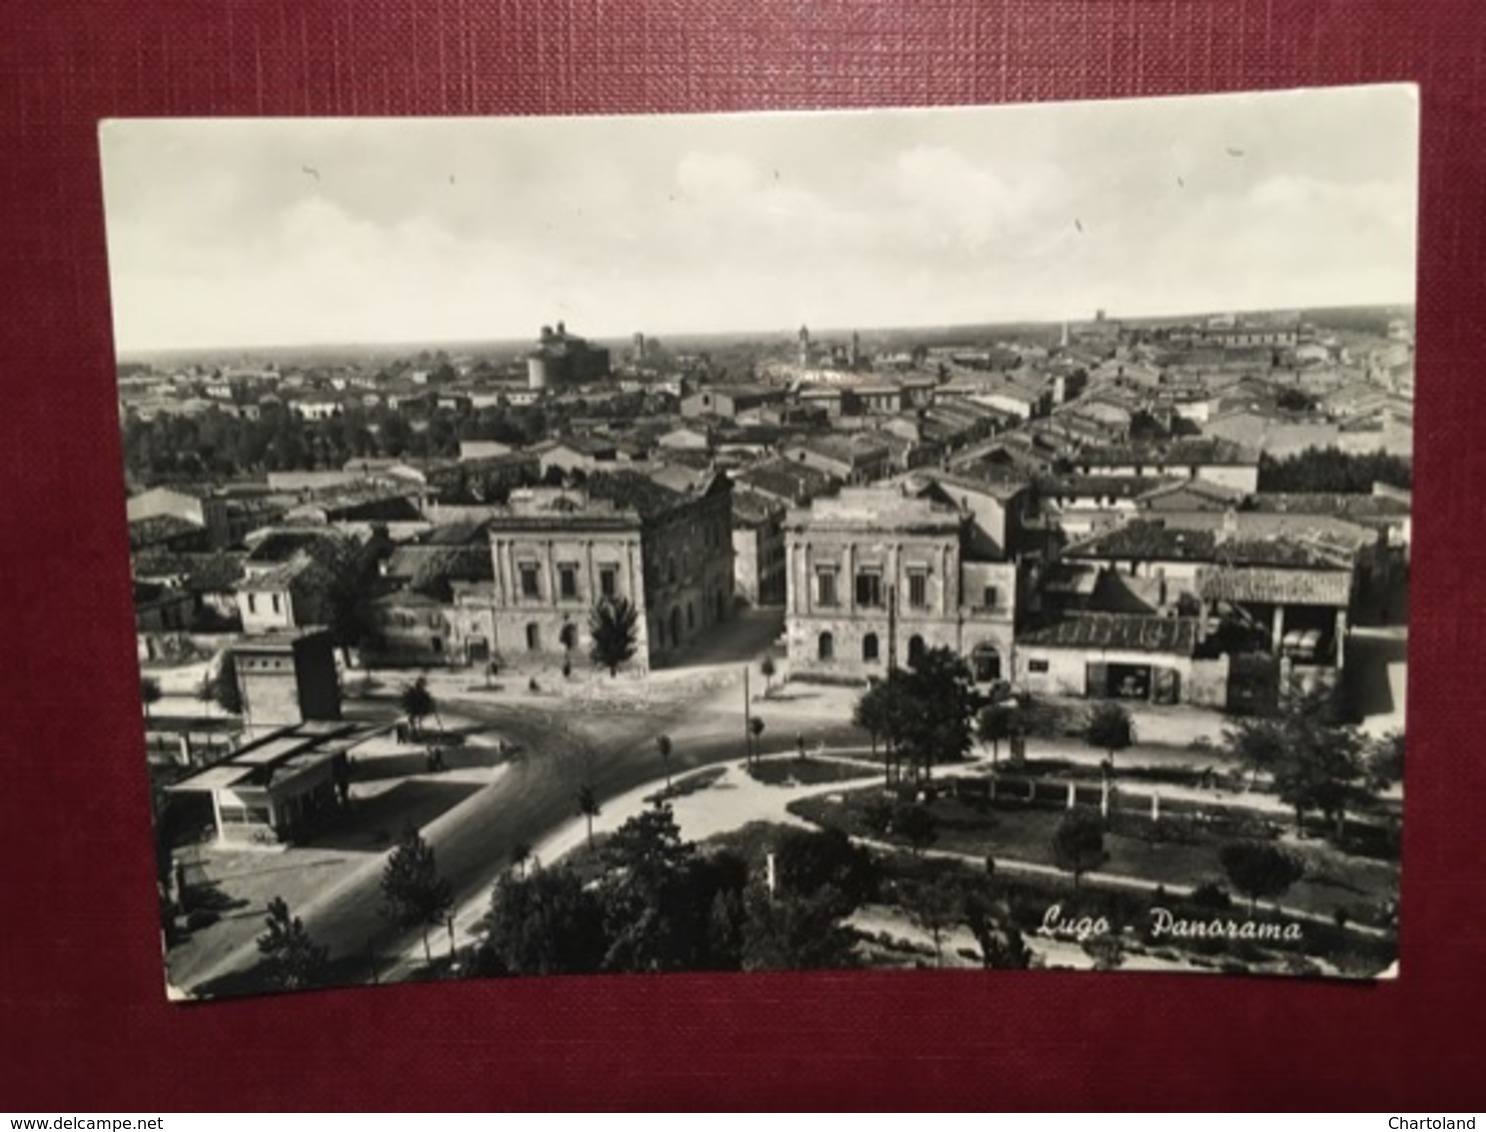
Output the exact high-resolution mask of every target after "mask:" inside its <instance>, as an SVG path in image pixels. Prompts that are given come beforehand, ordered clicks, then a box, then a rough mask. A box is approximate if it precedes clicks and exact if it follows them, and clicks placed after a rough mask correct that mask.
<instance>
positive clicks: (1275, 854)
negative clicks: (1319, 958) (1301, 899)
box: [1218, 841, 1305, 916]
mask: <svg viewBox="0 0 1486 1132" xmlns="http://www.w3.org/2000/svg"><path fill="white" fill-rule="evenodd" d="M1218 862H1219V863H1220V864H1221V865H1222V866H1223V873H1224V875H1226V876H1227V877H1228V883H1229V884H1231V885H1232V886H1233V887H1234V889H1235V890H1236V891H1238V892H1241V893H1242V894H1243V895H1245V896H1247V897H1248V898H1249V915H1251V916H1252V915H1253V914H1254V908H1255V905H1256V904H1257V903H1258V901H1259V899H1260V898H1261V897H1275V898H1277V897H1280V896H1283V895H1284V894H1285V893H1286V892H1288V891H1290V886H1291V885H1293V884H1294V883H1295V882H1296V881H1298V880H1299V879H1300V878H1301V877H1303V876H1304V875H1305V865H1304V864H1303V863H1302V862H1301V861H1300V859H1299V858H1298V857H1296V856H1295V855H1294V854H1293V853H1287V852H1285V850H1283V849H1281V848H1280V847H1279V846H1278V845H1271V844H1270V843H1269V842H1267V841H1231V842H1229V843H1228V844H1227V845H1224V846H1223V848H1222V850H1221V851H1220V852H1219V853H1218Z"/></svg>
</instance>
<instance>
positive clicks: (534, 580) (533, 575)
mask: <svg viewBox="0 0 1486 1132" xmlns="http://www.w3.org/2000/svg"><path fill="white" fill-rule="evenodd" d="M516 569H517V570H519V571H520V572H521V596H522V597H524V598H530V599H533V600H535V599H536V598H539V597H541V596H542V583H541V580H540V579H539V578H538V576H537V564H536V563H535V562H523V563H522V564H521V565H520V566H518V567H516Z"/></svg>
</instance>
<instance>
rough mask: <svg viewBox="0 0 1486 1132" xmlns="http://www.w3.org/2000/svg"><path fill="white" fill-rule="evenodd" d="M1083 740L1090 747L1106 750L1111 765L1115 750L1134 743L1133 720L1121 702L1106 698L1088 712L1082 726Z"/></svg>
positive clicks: (1121, 749)
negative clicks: (1083, 726) (1087, 717)
mask: <svg viewBox="0 0 1486 1132" xmlns="http://www.w3.org/2000/svg"><path fill="white" fill-rule="evenodd" d="M1084 740H1085V741H1086V742H1087V743H1088V744H1089V746H1091V747H1098V748H1099V749H1100V750H1103V751H1108V752H1109V762H1110V765H1111V766H1113V765H1114V757H1115V754H1116V752H1118V751H1123V750H1125V749H1126V748H1127V747H1130V746H1132V745H1133V744H1134V742H1135V722H1134V720H1132V719H1131V718H1130V713H1129V712H1128V711H1126V710H1125V707H1124V705H1123V704H1117V703H1114V702H1113V701H1108V700H1107V701H1105V702H1103V703H1101V704H1099V705H1097V706H1096V707H1095V708H1094V710H1093V711H1091V712H1090V713H1089V722H1088V725H1087V726H1086V727H1085V728H1084Z"/></svg>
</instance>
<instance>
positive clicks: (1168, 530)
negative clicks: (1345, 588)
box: [1064, 520, 1346, 570]
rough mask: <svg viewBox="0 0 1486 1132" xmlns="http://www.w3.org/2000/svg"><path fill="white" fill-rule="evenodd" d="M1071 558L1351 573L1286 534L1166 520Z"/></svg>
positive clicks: (1098, 542)
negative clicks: (1245, 532)
mask: <svg viewBox="0 0 1486 1132" xmlns="http://www.w3.org/2000/svg"><path fill="white" fill-rule="evenodd" d="M1064 554H1065V556H1066V557H1069V558H1075V559H1077V558H1083V559H1089V558H1098V559H1104V558H1114V559H1130V560H1132V561H1142V562H1152V561H1156V562H1160V561H1165V562H1216V561H1219V560H1220V559H1221V560H1222V561H1224V562H1226V563H1228V564H1230V565H1248V566H1288V567H1296V568H1307V567H1314V568H1317V569H1323V570H1324V569H1345V568H1346V562H1345V560H1344V559H1342V560H1339V558H1342V556H1340V555H1338V553H1337V551H1336V550H1334V549H1332V548H1328V547H1322V546H1319V545H1313V544H1309V543H1306V542H1302V541H1300V540H1299V539H1297V538H1291V537H1286V536H1280V537H1270V538H1256V537H1242V536H1241V534H1235V535H1232V536H1226V535H1225V533H1224V532H1223V531H1222V530H1220V529H1206V530H1198V529H1193V528H1191V527H1183V526H1177V525H1168V524H1166V523H1164V522H1160V521H1144V520H1136V521H1133V522H1129V523H1126V524H1124V525H1123V526H1120V527H1116V528H1115V529H1113V530H1111V531H1106V532H1104V533H1102V534H1099V535H1097V536H1095V537H1094V538H1091V539H1088V540H1086V541H1084V542H1081V543H1077V544H1075V545H1074V546H1070V547H1069V548H1068V549H1067V550H1066V551H1065V552H1064Z"/></svg>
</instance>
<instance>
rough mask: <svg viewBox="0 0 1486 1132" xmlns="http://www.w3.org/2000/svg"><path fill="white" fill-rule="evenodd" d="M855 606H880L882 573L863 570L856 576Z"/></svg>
mask: <svg viewBox="0 0 1486 1132" xmlns="http://www.w3.org/2000/svg"><path fill="white" fill-rule="evenodd" d="M857 604H858V605H865V606H879V605H881V604H882V572H881V571H879V570H863V571H862V572H861V573H859V574H858V575H857Z"/></svg>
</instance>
